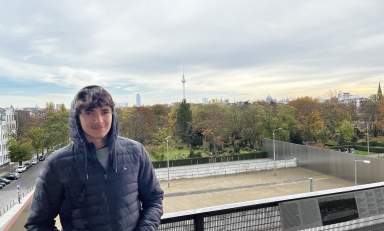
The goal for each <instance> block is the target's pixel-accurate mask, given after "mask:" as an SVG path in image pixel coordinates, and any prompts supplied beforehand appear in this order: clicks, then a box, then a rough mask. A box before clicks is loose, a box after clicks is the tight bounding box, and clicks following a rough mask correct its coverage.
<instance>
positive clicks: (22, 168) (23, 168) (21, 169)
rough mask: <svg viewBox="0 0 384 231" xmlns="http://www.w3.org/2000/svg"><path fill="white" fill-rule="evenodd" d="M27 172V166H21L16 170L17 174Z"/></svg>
mask: <svg viewBox="0 0 384 231" xmlns="http://www.w3.org/2000/svg"><path fill="white" fill-rule="evenodd" d="M25 170H27V167H26V166H25V165H19V167H17V169H16V172H24V171H25Z"/></svg>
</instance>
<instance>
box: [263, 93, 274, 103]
mask: <svg viewBox="0 0 384 231" xmlns="http://www.w3.org/2000/svg"><path fill="white" fill-rule="evenodd" d="M265 101H267V102H272V101H273V99H272V96H270V95H269V93H268V96H267V98H265Z"/></svg>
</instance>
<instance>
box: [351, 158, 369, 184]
mask: <svg viewBox="0 0 384 231" xmlns="http://www.w3.org/2000/svg"><path fill="white" fill-rule="evenodd" d="M357 161H361V162H363V163H365V164H369V163H371V161H369V160H355V185H357V173H356V163H357Z"/></svg>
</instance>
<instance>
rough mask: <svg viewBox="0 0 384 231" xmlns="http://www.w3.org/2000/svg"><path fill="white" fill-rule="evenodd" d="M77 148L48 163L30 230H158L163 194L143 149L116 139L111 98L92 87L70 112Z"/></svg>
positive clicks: (58, 153) (54, 156) (79, 95)
mask: <svg viewBox="0 0 384 231" xmlns="http://www.w3.org/2000/svg"><path fill="white" fill-rule="evenodd" d="M69 117H70V122H69V123H70V135H71V140H72V144H70V145H68V146H67V147H64V148H62V149H60V150H58V151H56V152H54V153H53V154H52V155H51V156H49V157H48V158H47V160H46V162H45V163H44V168H43V170H42V172H41V174H40V177H39V179H38V182H37V185H36V190H35V194H34V198H33V201H32V206H31V212H30V214H29V217H28V220H27V223H26V225H25V227H26V228H27V230H36V231H37V230H39V231H41V230H50V231H51V230H57V228H56V227H55V221H54V219H55V217H56V216H57V215H59V216H60V222H61V225H62V228H63V230H65V231H70V230H92V231H93V230H94V231H104V230H111V231H119V230H124V231H127V230H157V228H158V225H159V224H160V218H161V215H162V214H163V207H162V199H163V193H164V192H163V190H161V188H160V185H159V182H158V180H157V178H156V175H155V172H154V169H153V166H152V164H151V162H150V160H149V157H148V154H147V152H146V151H145V149H144V147H143V146H142V145H141V144H140V143H138V142H136V141H133V140H130V139H126V138H123V137H120V136H117V133H118V127H117V117H116V114H115V113H114V102H113V100H112V97H111V95H110V94H109V92H107V91H106V90H105V89H104V88H102V87H100V86H88V87H84V88H83V89H81V90H80V91H79V92H78V93H77V95H76V96H75V99H74V101H73V102H72V105H71V109H70V116H69Z"/></svg>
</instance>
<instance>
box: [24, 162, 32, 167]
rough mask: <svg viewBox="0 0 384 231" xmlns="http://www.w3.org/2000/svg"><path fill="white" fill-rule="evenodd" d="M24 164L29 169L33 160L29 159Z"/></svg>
mask: <svg viewBox="0 0 384 231" xmlns="http://www.w3.org/2000/svg"><path fill="white" fill-rule="evenodd" d="M24 166H25V167H26V169H28V168H30V167H31V166H32V164H31V162H29V161H27V162H25V163H24Z"/></svg>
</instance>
